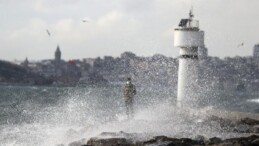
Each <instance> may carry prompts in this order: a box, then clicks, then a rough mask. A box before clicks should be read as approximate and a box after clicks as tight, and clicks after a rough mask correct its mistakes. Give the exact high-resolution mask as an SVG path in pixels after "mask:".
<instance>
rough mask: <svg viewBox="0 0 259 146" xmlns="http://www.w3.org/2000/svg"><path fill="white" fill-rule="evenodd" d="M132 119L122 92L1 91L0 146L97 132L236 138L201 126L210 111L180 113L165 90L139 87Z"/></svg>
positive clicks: (40, 145) (42, 144)
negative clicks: (128, 116) (127, 112)
mask: <svg viewBox="0 0 259 146" xmlns="http://www.w3.org/2000/svg"><path fill="white" fill-rule="evenodd" d="M138 90H139V92H138V93H139V94H138V95H137V96H136V97H135V99H136V100H135V117H134V119H131V120H127V119H126V116H125V109H124V101H123V98H122V92H121V87H118V86H117V87H116V86H113V87H85V88H54V87H48V88H47V87H0V91H1V95H0V99H1V103H0V111H1V112H0V117H1V119H0V145H3V146H16V145H17V146H18V145H19V146H35V145H37V146H50V145H54V146H55V145H57V144H68V143H70V142H72V141H75V140H80V139H82V138H85V139H89V138H90V137H93V136H96V135H98V134H100V133H101V132H119V131H124V132H128V133H144V134H145V137H144V138H147V139H148V138H150V137H152V136H155V135H167V136H174V137H194V136H196V135H204V136H206V137H213V136H218V137H226V135H227V136H229V137H231V136H235V134H232V133H224V132H222V131H221V130H220V129H219V128H218V125H215V126H214V127H206V126H202V125H201V124H200V123H201V121H203V120H204V119H206V115H207V114H206V113H207V111H209V110H211V109H213V108H215V107H214V106H209V107H205V108H201V109H197V110H194V109H188V108H184V109H179V108H177V107H175V106H173V105H174V104H173V102H174V100H173V99H174V98H172V97H175V95H173V94H170V93H173V92H171V91H170V89H169V88H159V89H156V88H145V87H139V88H138Z"/></svg>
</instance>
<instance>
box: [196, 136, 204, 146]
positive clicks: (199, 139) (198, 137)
mask: <svg viewBox="0 0 259 146" xmlns="http://www.w3.org/2000/svg"><path fill="white" fill-rule="evenodd" d="M194 140H196V141H197V142H198V143H199V144H201V145H204V142H205V141H206V138H205V137H204V136H202V135H197V136H195V137H194Z"/></svg>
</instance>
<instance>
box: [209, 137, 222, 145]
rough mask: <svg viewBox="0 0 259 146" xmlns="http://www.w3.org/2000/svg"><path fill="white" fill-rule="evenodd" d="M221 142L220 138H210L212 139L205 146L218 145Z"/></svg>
mask: <svg viewBox="0 0 259 146" xmlns="http://www.w3.org/2000/svg"><path fill="white" fill-rule="evenodd" d="M221 142H222V140H221V139H220V138H218V137H212V138H210V139H209V140H208V141H207V142H206V144H207V145H212V144H213V145H214V144H219V143H221Z"/></svg>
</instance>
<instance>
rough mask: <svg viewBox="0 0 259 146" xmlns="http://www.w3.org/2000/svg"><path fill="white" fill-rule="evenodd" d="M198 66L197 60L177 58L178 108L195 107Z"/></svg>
mask: <svg viewBox="0 0 259 146" xmlns="http://www.w3.org/2000/svg"><path fill="white" fill-rule="evenodd" d="M198 65H199V60H198V58H183V57H181V58H179V70H178V88H177V105H178V106H192V105H193V106H195V105H194V104H195V103H196V101H197V98H198V83H197V82H198Z"/></svg>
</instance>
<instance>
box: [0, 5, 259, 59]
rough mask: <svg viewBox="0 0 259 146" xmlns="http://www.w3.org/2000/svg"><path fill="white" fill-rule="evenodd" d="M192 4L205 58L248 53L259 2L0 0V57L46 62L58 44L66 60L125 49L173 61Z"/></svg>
mask: <svg viewBox="0 0 259 146" xmlns="http://www.w3.org/2000/svg"><path fill="white" fill-rule="evenodd" d="M191 5H193V9H194V15H195V19H198V20H199V21H200V28H201V29H202V30H204V31H205V44H206V46H207V48H208V50H209V55H211V56H219V57H221V58H222V57H225V56H236V55H239V56H249V55H252V50H253V46H254V45H255V44H256V43H259V10H258V8H259V1H258V0H0V16H1V19H0V52H1V53H0V59H1V60H10V61H12V60H14V59H18V60H24V59H25V57H28V58H29V60H30V59H31V60H41V59H50V58H53V57H54V51H55V49H56V47H57V44H59V45H60V48H61V51H62V58H63V59H66V60H67V59H75V58H78V59H82V58H88V57H97V56H100V57H103V56H115V57H116V56H119V55H120V54H121V53H122V52H124V51H132V52H133V53H135V54H137V55H138V56H151V55H153V54H157V53H159V54H163V55H165V56H170V57H177V56H178V52H179V49H177V48H174V47H173V29H174V27H176V26H177V25H178V23H179V21H180V19H181V18H186V17H188V11H189V9H190V7H191ZM82 20H87V21H88V22H85V23H84V22H82ZM46 29H48V30H49V31H50V33H51V36H48V34H47V32H46ZM242 42H244V46H241V47H238V45H239V44H241V43H242Z"/></svg>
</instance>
